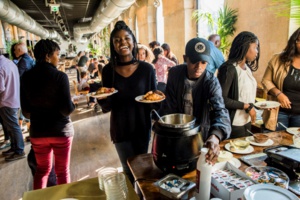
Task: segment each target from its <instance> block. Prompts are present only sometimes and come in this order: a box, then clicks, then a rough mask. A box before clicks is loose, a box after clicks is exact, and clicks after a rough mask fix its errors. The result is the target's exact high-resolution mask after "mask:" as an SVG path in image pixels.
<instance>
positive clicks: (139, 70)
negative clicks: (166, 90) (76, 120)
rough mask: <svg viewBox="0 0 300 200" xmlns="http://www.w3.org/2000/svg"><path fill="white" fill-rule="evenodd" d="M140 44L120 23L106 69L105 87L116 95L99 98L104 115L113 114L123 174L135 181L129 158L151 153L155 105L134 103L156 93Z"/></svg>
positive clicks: (113, 132) (113, 137) (113, 135)
mask: <svg viewBox="0 0 300 200" xmlns="http://www.w3.org/2000/svg"><path fill="white" fill-rule="evenodd" d="M137 48H138V46H137V42H136V39H135V36H134V35H133V33H132V31H131V30H130V28H129V27H128V26H127V25H126V24H125V22H124V21H118V22H117V23H116V24H115V27H114V29H113V31H112V32H111V35H110V55H111V59H110V62H109V63H108V64H107V65H106V66H105V67H104V68H103V73H102V81H103V87H107V88H115V89H116V90H118V92H117V93H116V94H113V95H111V96H108V97H107V98H105V99H98V103H99V104H100V105H101V107H102V111H103V112H104V113H106V112H109V111H111V118H110V136H111V140H112V141H113V143H114V145H115V148H116V150H117V153H118V155H119V158H120V161H121V164H122V166H123V170H124V172H125V173H126V174H127V176H128V178H129V179H130V180H131V182H133V181H134V180H133V176H132V174H131V172H130V169H129V167H128V165H127V158H129V157H131V156H135V155H138V154H144V153H147V151H148V144H149V138H150V131H151V118H150V112H151V109H152V105H153V104H144V103H140V102H137V101H135V98H136V97H137V96H139V95H143V94H146V93H147V92H148V91H150V90H156V77H155V71H154V68H153V66H152V65H151V64H149V63H146V62H143V61H138V60H136V57H137Z"/></svg>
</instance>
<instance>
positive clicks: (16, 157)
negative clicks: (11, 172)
mask: <svg viewBox="0 0 300 200" xmlns="http://www.w3.org/2000/svg"><path fill="white" fill-rule="evenodd" d="M25 157H26V154H25V153H24V152H23V153H21V154H18V153H14V154H12V155H10V156H7V157H5V161H8V162H9V161H14V160H19V159H22V158H25Z"/></svg>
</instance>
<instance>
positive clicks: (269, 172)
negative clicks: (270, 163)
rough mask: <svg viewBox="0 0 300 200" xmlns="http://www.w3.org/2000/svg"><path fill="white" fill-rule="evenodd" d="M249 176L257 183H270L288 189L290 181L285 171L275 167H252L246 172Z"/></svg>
mask: <svg viewBox="0 0 300 200" xmlns="http://www.w3.org/2000/svg"><path fill="white" fill-rule="evenodd" d="M245 173H246V175H247V176H249V177H250V178H251V179H252V180H253V181H255V182H257V183H269V184H274V185H276V186H280V187H282V188H285V189H288V186H289V182H290V179H289V177H288V176H287V175H286V173H284V172H283V171H281V170H279V169H277V168H274V167H263V166H252V167H248V168H247V169H246V170H245Z"/></svg>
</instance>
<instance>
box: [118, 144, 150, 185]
mask: <svg viewBox="0 0 300 200" xmlns="http://www.w3.org/2000/svg"><path fill="white" fill-rule="evenodd" d="M148 145H149V139H148V140H146V139H145V140H144V141H142V140H137V139H134V140H127V141H124V142H118V143H115V148H116V150H117V153H118V155H119V158H120V161H121V164H122V167H123V171H124V172H125V174H126V175H127V177H128V179H129V180H130V182H131V183H132V184H133V182H134V178H133V175H132V173H131V171H130V169H129V166H128V164H127V159H128V158H130V157H132V156H136V155H139V154H144V153H147V151H148Z"/></svg>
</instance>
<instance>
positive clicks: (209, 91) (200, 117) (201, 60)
mask: <svg viewBox="0 0 300 200" xmlns="http://www.w3.org/2000/svg"><path fill="white" fill-rule="evenodd" d="M183 58H184V61H185V63H184V64H181V65H177V66H174V67H172V68H171V69H170V70H169V75H168V80H167V86H166V93H165V95H166V100H165V101H164V102H163V105H162V108H161V110H160V112H161V113H162V114H163V115H164V114H172V113H185V114H189V115H193V116H195V117H196V122H197V123H199V124H200V129H201V130H200V131H201V134H202V139H203V141H206V146H207V147H208V148H209V152H208V153H207V155H206V161H207V162H208V163H212V164H213V163H215V162H216V160H217V158H218V155H219V151H220V147H219V143H220V141H222V140H224V139H227V138H228V137H229V135H230V132H231V127H230V119H229V115H228V111H227V109H226V108H225V105H224V100H223V97H222V90H221V87H220V84H219V81H218V79H217V78H216V77H215V76H214V74H213V73H211V72H209V71H207V70H206V67H207V65H208V62H209V60H210V47H209V43H208V41H207V40H205V39H203V38H193V39H191V40H190V41H188V43H187V44H186V47H185V55H184V56H183Z"/></svg>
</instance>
